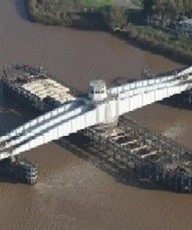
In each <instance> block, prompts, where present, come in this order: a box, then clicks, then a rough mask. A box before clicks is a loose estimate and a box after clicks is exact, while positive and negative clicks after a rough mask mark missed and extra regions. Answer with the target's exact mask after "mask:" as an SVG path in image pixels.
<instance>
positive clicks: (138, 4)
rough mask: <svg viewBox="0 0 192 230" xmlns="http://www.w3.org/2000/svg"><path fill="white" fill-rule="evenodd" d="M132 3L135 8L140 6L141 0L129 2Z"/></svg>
mask: <svg viewBox="0 0 192 230" xmlns="http://www.w3.org/2000/svg"><path fill="white" fill-rule="evenodd" d="M131 1H132V3H133V4H134V5H136V6H141V0H131Z"/></svg>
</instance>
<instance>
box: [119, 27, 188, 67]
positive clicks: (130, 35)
mask: <svg viewBox="0 0 192 230" xmlns="http://www.w3.org/2000/svg"><path fill="white" fill-rule="evenodd" d="M115 33H116V34H117V35H119V36H121V37H123V38H124V39H126V40H130V41H131V42H133V43H134V44H137V45H138V46H140V47H141V48H143V49H145V50H151V51H153V52H155V53H159V54H162V55H164V56H167V57H170V58H172V59H174V60H176V61H179V62H182V63H184V64H192V39H191V38H190V37H188V36H186V35H180V36H176V35H173V34H170V33H166V32H164V31H162V30H159V29H154V28H152V27H149V26H130V27H128V28H127V30H126V31H121V32H120V31H117V32H115Z"/></svg>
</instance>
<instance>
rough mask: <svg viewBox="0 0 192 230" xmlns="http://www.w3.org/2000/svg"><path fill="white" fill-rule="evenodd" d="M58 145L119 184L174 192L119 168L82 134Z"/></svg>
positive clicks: (128, 169) (61, 141)
mask: <svg viewBox="0 0 192 230" xmlns="http://www.w3.org/2000/svg"><path fill="white" fill-rule="evenodd" d="M56 143H58V144H59V145H60V146H62V147H63V148H65V149H67V150H68V151H70V152H72V153H73V154H75V155H76V156H78V157H80V158H82V159H84V160H85V161H87V162H89V163H90V164H92V165H94V166H95V167H96V168H98V169H100V170H102V171H103V172H105V173H107V174H108V175H110V176H112V177H113V178H114V179H115V180H116V181H117V182H118V183H122V184H125V185H128V186H131V187H135V188H138V189H146V190H162V191H169V192H173V191H170V190H168V189H166V188H163V187H161V186H160V185H158V184H154V183H152V182H151V181H150V180H148V179H146V178H141V177H139V176H138V175H137V174H136V173H135V172H134V170H133V169H131V168H127V167H119V165H120V164H118V163H116V162H115V161H113V162H111V161H110V158H109V157H107V155H106V154H104V152H101V151H99V150H98V149H97V148H95V147H93V146H91V144H90V142H89V138H88V137H85V136H83V135H82V134H81V133H76V134H72V135H70V136H69V137H66V138H63V139H62V140H58V141H56Z"/></svg>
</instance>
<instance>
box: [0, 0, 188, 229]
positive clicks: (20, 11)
mask: <svg viewBox="0 0 192 230" xmlns="http://www.w3.org/2000/svg"><path fill="white" fill-rule="evenodd" d="M0 44H1V46H0V66H1V69H2V67H3V65H4V64H7V63H8V64H14V63H21V64H22V63H25V64H32V65H35V66H44V67H45V68H46V69H47V70H48V72H50V73H52V74H53V75H56V76H57V77H58V78H60V79H61V80H64V81H65V82H67V83H68V84H71V85H73V86H75V87H78V88H79V89H83V90H84V89H86V87H87V84H88V82H89V81H90V80H92V79H95V78H98V77H99V78H102V79H104V80H106V81H107V83H108V85H109V86H110V85H111V84H112V82H113V80H114V79H115V78H117V77H120V78H127V79H133V78H139V76H140V71H141V68H143V67H144V66H146V65H148V66H149V67H150V68H151V70H152V72H153V73H159V72H162V71H167V70H169V69H172V68H177V67H179V66H180V64H179V63H175V62H173V61H170V60H168V59H166V58H164V57H162V56H159V55H156V54H153V53H150V52H146V51H143V50H141V49H138V48H136V47H134V46H132V45H130V44H129V43H128V42H126V41H122V40H120V39H118V38H115V37H113V36H111V35H110V34H108V33H104V32H94V31H91V32H90V31H79V30H73V29H66V28H60V27H51V26H43V25H39V24H34V23H31V22H29V21H28V19H27V16H26V14H25V9H24V5H23V0H1V1H0ZM191 115H192V111H188V110H185V109H179V108H176V107H170V106H167V105H162V104H153V105H150V106H147V107H145V108H142V109H139V110H137V111H135V112H132V113H130V116H131V117H133V118H135V119H137V120H138V121H140V122H142V123H143V124H146V125H149V126H150V127H151V128H153V129H155V130H157V131H159V132H161V133H163V134H165V135H167V136H170V137H172V138H174V139H175V140H177V141H179V142H180V143H182V144H184V145H185V146H188V147H190V148H192V142H191V137H192V126H191V123H192V116H191ZM34 116H35V114H33V112H31V111H27V110H25V109H23V108H22V107H20V106H18V105H17V104H16V103H15V101H14V99H8V98H6V97H4V95H3V92H2V86H1V85H0V133H1V134H3V133H4V132H6V131H8V130H10V129H12V128H13V127H15V126H17V125H19V124H21V123H23V122H24V121H27V120H29V119H30V118H31V117H34ZM24 155H25V156H26V157H28V158H30V159H32V160H33V161H34V162H36V163H38V168H39V180H38V183H37V184H36V185H35V186H34V187H33V186H32V187H30V186H27V185H23V184H19V183H14V182H13V181H10V180H9V179H8V178H5V177H3V176H1V177H0V229H2V230H13V229H20V230H26V229H28V230H36V229H37V230H38V229H41V230H45V229H46V230H53V229H54V230H63V229H67V230H72V229H73V230H74V229H77V230H117V229H119V230H128V229H130V230H153V229H156V230H180V229H184V230H191V229H192V220H191V208H192V196H190V195H187V194H176V193H173V192H169V191H163V190H161V189H160V188H158V187H155V186H153V185H152V186H150V187H141V186H139V184H138V183H137V182H134V180H133V181H132V185H130V184H129V185H127V184H123V183H120V182H119V181H117V180H116V179H115V178H114V177H112V176H110V175H108V174H107V173H105V172H103V171H102V170H100V169H99V168H96V167H95V166H94V165H93V164H91V163H90V162H89V161H85V160H83V159H82V158H80V157H78V155H75V154H74V153H71V152H69V151H67V150H65V149H64V148H62V147H60V146H59V145H57V144H56V143H51V144H47V145H45V146H42V147H39V148H37V149H35V150H31V151H29V152H27V153H25V154H24ZM130 180H131V178H130Z"/></svg>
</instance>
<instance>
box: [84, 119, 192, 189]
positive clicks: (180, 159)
mask: <svg viewBox="0 0 192 230" xmlns="http://www.w3.org/2000/svg"><path fill="white" fill-rule="evenodd" d="M83 134H84V135H85V136H88V137H89V138H90V141H91V143H92V145H93V146H94V148H96V149H97V150H98V152H103V153H105V156H106V157H107V158H108V159H109V161H114V162H115V163H116V164H117V165H118V166H119V167H126V168H127V169H129V168H131V169H133V170H134V171H135V172H136V173H137V174H138V175H139V176H140V177H143V178H148V179H150V180H151V181H153V182H155V183H158V184H160V185H162V186H164V187H167V188H169V189H171V190H175V191H178V192H189V193H191V191H192V184H191V182H192V181H191V179H192V150H190V149H188V148H186V147H184V146H182V145H180V144H179V143H177V142H175V141H173V140H172V139H169V138H167V137H165V136H163V135H161V134H159V133H157V132H155V131H153V130H151V129H149V128H148V127H146V126H143V125H142V124H140V123H139V122H137V121H135V120H133V119H131V118H130V117H128V116H122V117H120V118H119V122H118V125H117V126H116V127H113V129H112V130H110V132H109V130H106V129H104V128H102V126H99V127H92V128H87V129H85V130H84V131H83Z"/></svg>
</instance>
